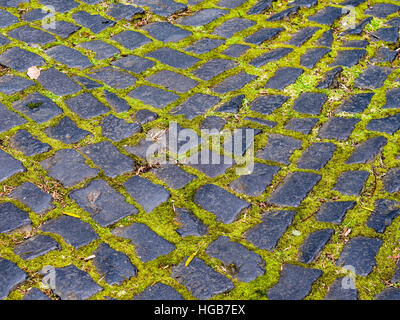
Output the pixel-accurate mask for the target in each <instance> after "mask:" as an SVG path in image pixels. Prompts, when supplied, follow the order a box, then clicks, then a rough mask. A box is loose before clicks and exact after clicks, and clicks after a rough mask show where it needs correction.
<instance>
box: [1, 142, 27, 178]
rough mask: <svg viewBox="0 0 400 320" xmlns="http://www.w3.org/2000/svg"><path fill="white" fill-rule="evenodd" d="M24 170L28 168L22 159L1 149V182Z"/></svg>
mask: <svg viewBox="0 0 400 320" xmlns="http://www.w3.org/2000/svg"><path fill="white" fill-rule="evenodd" d="M24 171H26V168H25V167H24V166H23V164H22V163H21V161H19V160H17V159H15V158H13V157H12V156H11V155H10V154H8V153H6V152H4V151H3V150H0V182H2V181H4V180H7V179H8V178H11V177H12V176H13V175H15V174H17V173H20V172H24Z"/></svg>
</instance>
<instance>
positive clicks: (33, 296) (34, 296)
mask: <svg viewBox="0 0 400 320" xmlns="http://www.w3.org/2000/svg"><path fill="white" fill-rule="evenodd" d="M22 300H35V301H37V300H51V299H50V298H49V297H48V296H46V295H45V294H44V293H43V292H42V291H40V290H39V289H38V288H35V287H33V288H32V289H31V290H29V291H28V293H27V294H25V295H24V297H23V298H22Z"/></svg>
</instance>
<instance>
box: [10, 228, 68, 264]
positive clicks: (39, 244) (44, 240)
mask: <svg viewBox="0 0 400 320" xmlns="http://www.w3.org/2000/svg"><path fill="white" fill-rule="evenodd" d="M58 249H60V246H59V245H58V243H57V241H56V240H54V239H53V238H52V237H49V236H43V235H40V234H39V235H36V236H33V237H31V238H29V239H27V240H25V241H24V242H22V243H20V244H17V245H16V246H15V247H14V253H15V254H16V255H18V256H20V257H21V258H22V259H23V260H32V259H35V258H37V257H40V256H43V255H45V254H47V253H49V252H50V251H53V250H58Z"/></svg>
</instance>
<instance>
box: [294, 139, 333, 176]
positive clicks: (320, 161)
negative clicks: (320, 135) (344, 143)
mask: <svg viewBox="0 0 400 320" xmlns="http://www.w3.org/2000/svg"><path fill="white" fill-rule="evenodd" d="M335 150H336V145H335V144H333V143H330V142H328V143H324V142H321V143H318V142H314V143H313V144H312V145H311V146H310V147H308V148H307V150H306V151H304V152H303V154H302V155H301V158H300V159H299V160H298V161H297V167H298V168H300V169H310V170H320V169H322V168H323V167H324V166H325V165H326V164H327V163H328V161H329V160H330V159H331V158H332V155H333V153H334V152H335Z"/></svg>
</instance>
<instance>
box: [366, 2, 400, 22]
mask: <svg viewBox="0 0 400 320" xmlns="http://www.w3.org/2000/svg"><path fill="white" fill-rule="evenodd" d="M399 10H400V6H397V5H395V4H392V3H377V4H374V5H373V6H370V7H368V8H367V9H366V10H365V11H364V14H366V15H372V16H374V17H378V18H381V19H385V18H386V17H387V16H388V15H391V14H393V13H395V12H398V11H399Z"/></svg>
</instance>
